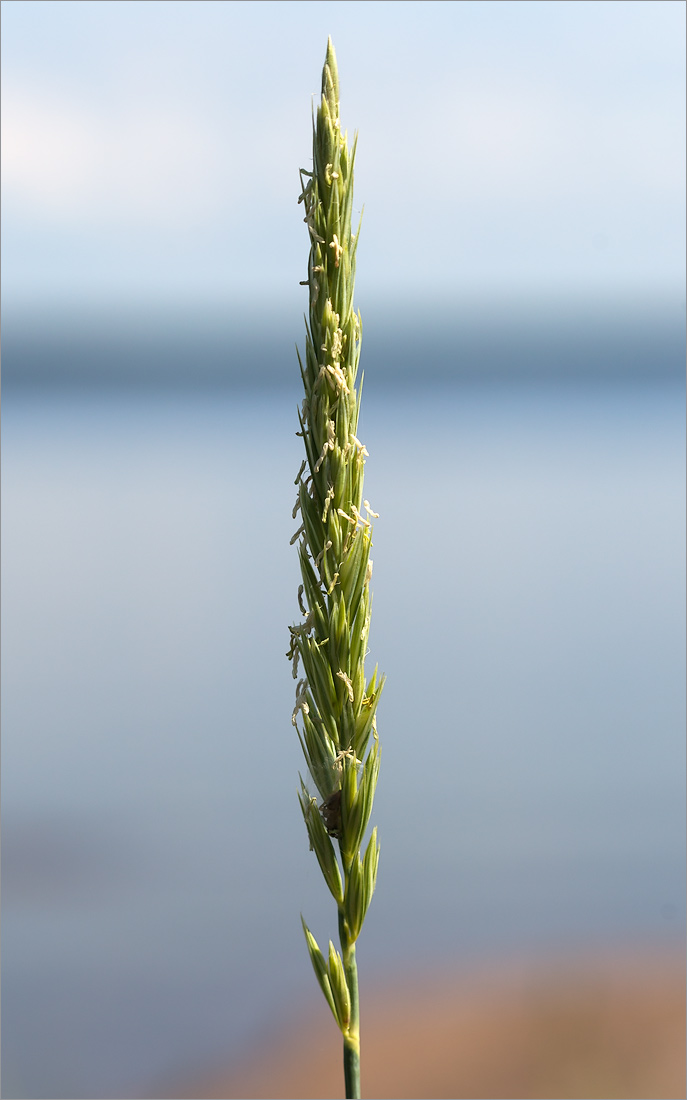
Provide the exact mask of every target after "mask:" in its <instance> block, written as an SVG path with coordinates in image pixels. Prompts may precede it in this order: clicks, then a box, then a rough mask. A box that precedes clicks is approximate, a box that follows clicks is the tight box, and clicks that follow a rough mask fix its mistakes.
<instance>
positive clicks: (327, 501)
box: [322, 485, 334, 523]
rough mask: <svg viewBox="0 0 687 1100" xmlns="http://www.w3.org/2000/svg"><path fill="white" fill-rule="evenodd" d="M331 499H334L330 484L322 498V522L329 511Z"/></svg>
mask: <svg viewBox="0 0 687 1100" xmlns="http://www.w3.org/2000/svg"><path fill="white" fill-rule="evenodd" d="M333 499H334V486H333V485H330V487H329V489H328V490H327V495H326V497H325V498H324V508H323V509H322V522H323V523H324V522H325V521H326V519H327V512H328V511H329V506H330V504H331V503H332V500H333Z"/></svg>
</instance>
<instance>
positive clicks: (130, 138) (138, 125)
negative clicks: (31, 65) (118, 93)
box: [2, 89, 226, 227]
mask: <svg viewBox="0 0 687 1100" xmlns="http://www.w3.org/2000/svg"><path fill="white" fill-rule="evenodd" d="M2 128H3V190H4V198H5V203H6V206H5V209H6V210H8V209H11V210H12V213H13V215H14V216H19V217H22V215H23V216H27V215H28V216H29V217H31V218H33V219H35V218H38V219H40V220H44V221H46V222H49V223H50V224H55V223H57V224H60V223H70V222H74V223H78V224H79V225H80V226H83V225H84V223H86V224H88V223H93V222H102V221H104V220H107V221H108V222H125V223H127V224H131V223H132V222H140V223H141V224H145V225H146V226H149V227H150V226H160V227H169V226H171V225H173V224H174V221H175V219H178V218H179V217H181V216H183V218H184V220H185V222H188V220H189V217H191V219H193V217H194V212H196V213H197V214H199V215H200V216H201V217H203V218H204V217H206V216H207V214H208V213H210V214H211V213H213V212H215V211H217V210H218V209H220V207H221V206H222V204H224V203H225V202H226V187H225V186H223V184H224V183H225V182H226V181H225V180H224V179H223V176H224V175H225V173H223V172H222V171H221V166H220V158H219V157H218V154H217V148H218V142H217V139H216V136H215V134H214V133H213V131H212V128H211V127H210V126H209V125H208V124H207V123H206V122H205V120H204V119H203V118H202V117H198V116H196V115H194V114H193V113H192V111H190V110H189V108H188V106H184V107H175V106H164V107H163V106H160V105H157V104H155V103H141V104H137V103H135V102H129V103H125V104H123V105H122V107H121V109H120V110H119V111H118V112H116V113H115V112H111V111H110V112H108V113H103V111H102V109H95V108H93V107H89V106H88V105H87V104H85V103H81V102H76V101H70V100H68V99H67V98H61V99H60V98H59V97H56V96H55V95H51V94H49V93H47V92H41V91H39V90H22V89H19V90H17V89H13V90H12V93H11V94H8V95H6V96H5V97H4V101H3V121H2Z"/></svg>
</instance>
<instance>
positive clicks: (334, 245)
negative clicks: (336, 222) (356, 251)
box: [329, 233, 343, 267]
mask: <svg viewBox="0 0 687 1100" xmlns="http://www.w3.org/2000/svg"><path fill="white" fill-rule="evenodd" d="M329 247H330V248H333V249H334V267H338V266H339V257H340V256H341V253H342V252H343V248H342V246H341V245H340V244H339V238H338V237H337V235H336V233H335V234H334V236H333V237H332V239H331V243H330V245H329Z"/></svg>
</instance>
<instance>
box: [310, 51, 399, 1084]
mask: <svg viewBox="0 0 687 1100" xmlns="http://www.w3.org/2000/svg"><path fill="white" fill-rule="evenodd" d="M355 151H356V144H355V142H354V144H353V148H352V149H349V146H348V140H347V137H346V134H345V133H343V132H342V130H341V125H340V122H339V73H338V67H337V63H336V54H335V53H334V47H333V45H332V41H331V38H330V39H329V41H328V43H327V54H326V58H325V63H324V68H323V72H322V96H321V100H320V103H319V106H318V108H317V111H316V112H315V113H314V133H313V170H312V173H310V172H306V171H305V170H302V171H301V176H300V194H299V199H298V201H299V203H301V202H302V203H303V208H304V215H305V217H304V221H305V224H306V226H307V230H308V239H309V245H310V253H309V258H308V271H307V279H304V280H303V281H302V282H303V285H304V286H307V287H308V296H309V306H308V313H307V319H306V339H305V355H304V356H303V357H302V358H301V357H300V356H299V365H300V373H301V378H302V380H303V387H304V391H305V398H304V401H303V405H302V409H300V410H299V414H298V420H299V427H300V431H299V432H298V433H297V434H299V435H301V436H302V437H303V444H304V448H305V459H304V463H303V464H302V465H301V469H300V471H299V473H298V476H297V477H296V483H297V485H298V501H297V506H296V508H294V515H296V514H297V513H298V511H299V510H300V513H301V518H302V525H301V527H300V528H299V529H298V531H296V533H295V534H294V536H293V539H292V542H298V544H299V557H300V565H301V575H302V584H301V586H300V587H299V593H298V602H299V607H300V611H301V613H302V615H303V616H304V621H303V622H302V623H301V624H300V625H294V626H292V627H291V628H290V631H291V648H290V650H289V656H290V659H291V660H292V662H293V672H294V678H295V677H296V676H297V674H298V672H297V667H298V662H297V658H300V662H301V665H302V668H303V675H304V676H305V680H300V681H299V682H298V686H297V688H296V706H295V709H294V712H293V718H292V720H293V723H294V725H296V727H297V729H298V735H299V739H300V743H301V747H302V750H303V754H304V756H305V760H306V763H307V765H308V770H309V772H310V775H311V777H312V779H313V781H314V783H315V786H316V787H317V789H318V791H319V792H320V795H321V797H322V799H323V801H322V804H321V805H320V806H319V807H318V805H317V800H316V799H314V798H312V797H311V796H310V794H309V793H308V791H307V790H306V789H305V788H303V789H302V790H301V793H300V795H299V798H300V804H301V809H302V811H303V816H304V818H305V823H306V827H307V831H308V837H309V841H310V845H311V848H312V849H313V850H314V851H315V854H316V856H317V859H318V862H319V865H320V868H321V870H322V873H323V875H324V878H325V880H326V882H327V885H328V887H329V889H330V891H331V893H332V895H333V897H334V899H335V901H336V903H337V908H338V923H339V937H340V941H341V955H339V954H338V953H337V952H336V951H335V950H334V948H333V947H331V948H330V952H329V960H328V963H326V962H325V959H324V956H323V955H322V953H321V952H320V951H319V948H318V947H317V945H316V944H315V942H314V940H313V939H312V937H311V936H310V933H309V932H308V931H307V929H306V939H307V942H308V950H309V952H310V957H311V959H312V962H313V966H314V968H315V973H316V974H317V977H318V981H319V983H320V986H321V987H322V991H323V993H324V995H325V997H326V999H327V1001H328V1003H329V1006H330V1008H332V1011H333V1012H334V1015H335V1018H336V1019H337V1022H338V1024H339V1027H340V1028H341V1031H342V1033H343V1036H344V1071H345V1078H346V1096H347V1097H348V1096H350V1097H353V1096H360V1091H359V1089H360V1080H359V1010H358V978H357V968H356V961H355V941H356V939H357V938H358V935H359V934H360V930H361V928H362V924H363V921H364V919H365V914H366V912H367V908H368V906H369V904H370V900H371V897H372V893H373V891H374V887H375V881H376V875H377V860H378V858H379V846H378V845H377V839H376V835H377V834H376V830H375V831H374V832H373V835H372V838H371V840H370V842H369V843H368V845H367V849H366V851H365V856H364V858H362V859H361V845H362V843H363V838H364V834H365V831H366V828H367V824H368V821H369V819H370V814H371V812H372V804H373V800H374V794H375V788H376V785H377V775H378V772H379V757H380V750H379V742H378V739H377V731H376V723H375V712H376V709H377V703H378V701H379V696H380V692H381V689H382V684H383V677H378V676H377V674H376V671H375V674H374V675H373V677H372V679H371V680H370V681H369V682H368V680H367V677H366V675H365V657H366V654H367V636H368V632H369V624H370V598H371V597H370V576H371V572H372V562H371V560H370V550H371V547H372V539H371V533H372V525H371V519H373V518H374V519H376V518H377V513H376V512H373V511H372V509H371V508H370V505H369V503H368V501H367V500H365V501H364V500H363V473H364V466H365V458H366V457H368V452H367V448H366V447H365V446H364V444H363V443H362V442H361V441H360V440H359V439H358V437H357V434H356V433H357V431H358V414H359V410H360V392H361V388H362V378H361V380H360V383H358V363H359V359H360V339H361V330H362V325H361V320H360V315H359V313H358V312H357V311H356V310H355V308H354V305H353V288H354V280H355V251H356V245H357V240H358V236H357V233H356V236H355V237H354V236H353V234H352V232H351V214H352V210H353V166H354V161H355ZM358 228H359V227H358ZM306 475H307V476H306ZM371 735H373V736H372V743H371V740H370V739H371ZM332 839H333V840H335V841H337V842H338V844H337V845H336V846H335V845H334V844H333V843H332ZM337 847H338V859H337V852H336V849H337ZM304 927H305V926H304Z"/></svg>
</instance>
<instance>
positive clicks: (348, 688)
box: [336, 672, 355, 702]
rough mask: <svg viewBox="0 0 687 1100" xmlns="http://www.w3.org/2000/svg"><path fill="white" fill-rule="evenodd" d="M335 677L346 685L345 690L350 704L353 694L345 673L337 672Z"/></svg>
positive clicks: (351, 685) (353, 697)
mask: <svg viewBox="0 0 687 1100" xmlns="http://www.w3.org/2000/svg"><path fill="white" fill-rule="evenodd" d="M336 675H337V676H338V677H339V679H340V680H343V682H344V684H345V685H346V690H347V691H348V698H349V699H350V701H351V702H353V700H354V699H355V695H354V694H353V684H352V683H351V681H350V680H349V678H348V676H347V675H346V673H345V672H337V674H336Z"/></svg>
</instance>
